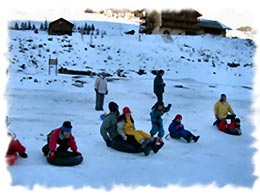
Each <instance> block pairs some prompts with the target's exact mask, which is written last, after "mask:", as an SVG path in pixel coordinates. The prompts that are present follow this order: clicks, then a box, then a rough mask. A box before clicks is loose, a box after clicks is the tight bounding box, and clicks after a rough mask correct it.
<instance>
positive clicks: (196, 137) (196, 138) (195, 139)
mask: <svg viewBox="0 0 260 195" xmlns="http://www.w3.org/2000/svg"><path fill="white" fill-rule="evenodd" d="M199 138H200V136H199V135H198V136H193V138H192V139H193V141H194V142H197V141H198V139H199Z"/></svg>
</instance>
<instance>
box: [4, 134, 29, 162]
mask: <svg viewBox="0 0 260 195" xmlns="http://www.w3.org/2000/svg"><path fill="white" fill-rule="evenodd" d="M25 150H26V148H25V147H24V146H23V145H22V144H21V143H20V141H19V140H18V139H13V138H12V140H11V141H10V143H9V146H8V149H7V152H6V155H5V158H6V162H7V163H8V164H9V165H13V164H14V163H15V161H16V160H17V158H18V154H17V153H24V152H25Z"/></svg>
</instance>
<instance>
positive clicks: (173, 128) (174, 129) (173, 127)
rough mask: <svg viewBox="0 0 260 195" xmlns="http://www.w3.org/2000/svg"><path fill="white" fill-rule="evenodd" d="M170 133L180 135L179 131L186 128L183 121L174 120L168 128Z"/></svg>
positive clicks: (174, 135)
mask: <svg viewBox="0 0 260 195" xmlns="http://www.w3.org/2000/svg"><path fill="white" fill-rule="evenodd" d="M168 130H169V132H170V135H171V136H172V137H176V135H178V134H179V133H178V132H179V131H182V130H184V126H183V125H182V124H181V122H177V121H174V120H173V121H172V123H171V124H170V126H169V128H168Z"/></svg>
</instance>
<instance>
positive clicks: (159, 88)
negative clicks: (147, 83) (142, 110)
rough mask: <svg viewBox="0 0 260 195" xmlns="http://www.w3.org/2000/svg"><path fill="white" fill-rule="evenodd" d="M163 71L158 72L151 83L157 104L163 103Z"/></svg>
mask: <svg viewBox="0 0 260 195" xmlns="http://www.w3.org/2000/svg"><path fill="white" fill-rule="evenodd" d="M163 75H164V70H162V69H161V70H159V71H158V73H157V75H156V77H155V78H154V82H153V92H154V93H155V95H156V97H157V102H163V93H164V87H165V83H164V81H163V78H162V77H163Z"/></svg>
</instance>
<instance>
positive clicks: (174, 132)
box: [168, 114, 200, 143]
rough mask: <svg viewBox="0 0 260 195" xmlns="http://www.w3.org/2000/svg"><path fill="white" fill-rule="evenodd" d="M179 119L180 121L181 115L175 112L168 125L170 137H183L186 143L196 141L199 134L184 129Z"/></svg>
mask: <svg viewBox="0 0 260 195" xmlns="http://www.w3.org/2000/svg"><path fill="white" fill-rule="evenodd" d="M181 121H182V115H181V114H176V116H175V117H174V119H173V120H172V123H171V124H170V125H169V128H168V130H169V133H170V134H169V135H170V137H172V138H175V139H179V138H183V139H185V140H186V141H187V142H188V143H190V142H191V141H192V140H193V141H194V142H197V141H198V139H199V138H200V136H199V135H198V136H195V135H193V134H192V133H191V132H190V131H189V130H187V129H185V128H184V125H183V124H182V123H181Z"/></svg>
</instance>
